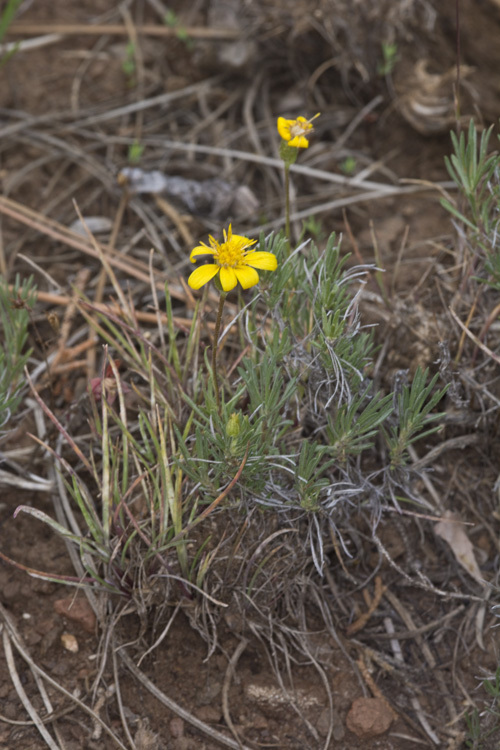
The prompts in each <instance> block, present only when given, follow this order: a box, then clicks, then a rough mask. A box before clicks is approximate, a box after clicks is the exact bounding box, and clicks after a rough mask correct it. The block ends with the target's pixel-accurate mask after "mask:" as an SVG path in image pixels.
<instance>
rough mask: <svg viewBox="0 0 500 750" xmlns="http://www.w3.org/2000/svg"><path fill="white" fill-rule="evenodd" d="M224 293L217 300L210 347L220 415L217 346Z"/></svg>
mask: <svg viewBox="0 0 500 750" xmlns="http://www.w3.org/2000/svg"><path fill="white" fill-rule="evenodd" d="M226 296H227V295H226V293H225V292H221V295H220V299H219V309H218V310H217V319H216V321H215V330H214V342H213V345H212V377H213V379H214V390H215V400H216V401H217V411H218V412H219V414H220V393H219V380H218V378H217V345H218V343H219V333H220V324H221V322H222V311H223V310H224V302H225V301H226Z"/></svg>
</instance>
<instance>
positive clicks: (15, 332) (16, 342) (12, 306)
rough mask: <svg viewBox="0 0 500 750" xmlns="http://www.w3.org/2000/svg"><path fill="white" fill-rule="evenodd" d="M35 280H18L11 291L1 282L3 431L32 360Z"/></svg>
mask: <svg viewBox="0 0 500 750" xmlns="http://www.w3.org/2000/svg"><path fill="white" fill-rule="evenodd" d="M34 296H35V288H34V284H33V279H32V278H30V279H28V280H27V281H24V282H21V281H20V279H19V277H16V280H15V283H14V285H13V287H12V290H10V289H9V286H8V284H7V282H6V281H5V280H3V279H0V321H1V324H2V331H3V336H2V338H3V341H2V347H1V348H0V429H1V428H2V427H4V426H5V425H6V424H7V422H8V421H9V420H10V418H11V417H12V416H13V415H14V414H15V413H16V411H17V409H18V408H19V405H20V403H21V390H22V388H23V385H24V383H25V381H24V378H23V370H24V367H25V365H26V363H27V361H28V358H29V356H30V350H27V349H26V344H27V340H28V326H29V322H30V321H29V312H28V311H29V309H30V307H31V306H32V304H33V302H34Z"/></svg>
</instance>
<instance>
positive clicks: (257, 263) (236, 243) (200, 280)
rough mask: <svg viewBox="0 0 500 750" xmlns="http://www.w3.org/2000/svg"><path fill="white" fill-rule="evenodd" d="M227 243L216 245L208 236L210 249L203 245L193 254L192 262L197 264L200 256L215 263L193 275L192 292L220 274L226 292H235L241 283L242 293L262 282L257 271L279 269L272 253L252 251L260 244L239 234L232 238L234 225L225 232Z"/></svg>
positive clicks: (189, 280) (197, 270)
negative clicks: (211, 259) (204, 256)
mask: <svg viewBox="0 0 500 750" xmlns="http://www.w3.org/2000/svg"><path fill="white" fill-rule="evenodd" d="M223 234H224V242H217V240H215V239H214V238H213V237H212V236H211V235H209V241H210V247H208V245H205V244H204V243H203V242H202V244H201V245H198V246H197V247H195V248H194V250H192V251H191V256H190V259H191V262H192V263H195V262H196V261H195V260H194V258H195V257H196V256H197V255H213V256H214V263H207V264H206V265H204V266H200V267H199V268H197V269H196V271H193V273H192V274H191V276H190V277H189V279H188V284H189V286H190V287H191V289H199V288H200V287H202V286H203V285H204V284H207V283H208V282H209V281H210V280H211V279H213V278H214V276H216V275H217V274H218V273H219V274H220V277H219V278H220V283H221V286H222V289H223V290H224V291H225V292H230V291H231V289H234V287H235V286H236V284H237V283H238V281H239V282H240V284H241V286H242V287H243V289H249V288H250V287H251V286H255V284H257V283H258V281H259V274H258V273H257V271H256V270H255V269H256V268H260V269H261V270H262V271H275V270H276V268H277V267H278V261H277V260H276V256H275V255H273V254H272V253H266V252H256V251H255V250H252V249H251V247H252V245H255V243H256V242H257V240H249V239H248V237H242V236H241V235H239V234H233V231H232V229H231V224H230V225H229V228H228V230H227V234H226V230H225V229H224V230H223Z"/></svg>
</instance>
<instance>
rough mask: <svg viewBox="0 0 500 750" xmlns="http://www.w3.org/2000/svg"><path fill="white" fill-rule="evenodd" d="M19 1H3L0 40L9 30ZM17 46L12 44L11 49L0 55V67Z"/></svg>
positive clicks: (0, 16) (20, 0)
mask: <svg viewBox="0 0 500 750" xmlns="http://www.w3.org/2000/svg"><path fill="white" fill-rule="evenodd" d="M21 3H22V0H7V2H6V3H5V7H4V8H3V10H2V12H1V13H0V42H2V40H3V38H4V37H5V35H6V33H7V31H8V30H9V26H10V25H11V23H12V21H13V20H14V16H15V14H16V11H17V9H18V8H19V6H20V5H21ZM18 47H19V45H18V44H16V45H14V47H12V49H10V50H9V51H8V52H6V53H5V54H4V55H3V56H2V57H0V68H2V67H3V66H4V65H5V64H6V63H7V62H8V61H9V60H10V58H11V57H12V55H15V53H16V52H17V50H18Z"/></svg>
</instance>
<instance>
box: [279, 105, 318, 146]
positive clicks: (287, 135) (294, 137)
mask: <svg viewBox="0 0 500 750" xmlns="http://www.w3.org/2000/svg"><path fill="white" fill-rule="evenodd" d="M316 117H319V112H318V114H317V115H314V117H311V119H310V120H306V118H305V117H302V116H299V117H297V119H296V120H287V119H285V118H284V117H278V133H279V134H280V136H281V137H282V138H283V140H284V141H286V142H287V143H288V145H289V146H292V147H293V148H308V147H309V141H308V140H307V138H306V135H308V134H309V133H312V131H313V126H312V124H311V123H312V121H313V120H315V119H316Z"/></svg>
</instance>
